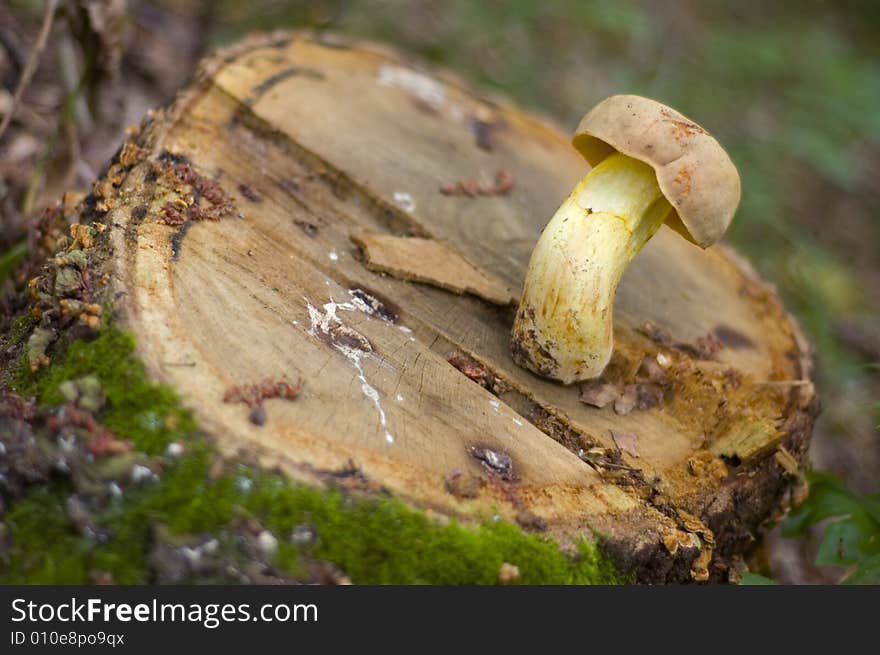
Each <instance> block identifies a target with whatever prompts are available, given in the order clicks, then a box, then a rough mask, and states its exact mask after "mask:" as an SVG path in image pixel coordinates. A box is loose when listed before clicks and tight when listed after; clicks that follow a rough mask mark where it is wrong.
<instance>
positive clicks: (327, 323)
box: [306, 299, 394, 444]
mask: <svg viewBox="0 0 880 655" xmlns="http://www.w3.org/2000/svg"><path fill="white" fill-rule="evenodd" d="M306 307H307V308H308V310H309V319H310V320H311V323H312V327H311V328H310V329H309V334H311V335H312V336H313V337H317V338H322V337H327V336H330V337H331V339H330V345H332V346H333V348H335V349H336V350H337V351H339V352H340V353H342V354H343V355H345V358H346V359H348V361H350V362H351V365H352V366H353V367H354V370H355V371H356V372H357V376H358V380H360V383H361V393H363V394H364V396H365V397H366V398H368V399H369V400H370V401H371V402H372V403H373V406H374V407H375V408H376V413H377V414H378V415H379V423H380V424H381V425H382V430H383V431H384V433H385V441H386V442H387V443H390V444H391V443H394V435H393V434H391V432H390V431H389V430H388V418H387V416H385V409H384V408H383V407H382V401H381V400H380V399H379V392H378V391H377V390H376V388H375V387H374V386H373V385H371V384H370V382H369V381H368V380H367V376H366V374H365V373H364V367H363V364H362V361H363V359H364V358H365V357H369V356H370V353H369V352H368V351H367V350H363V349H361V348H358V347H356V346H352V345H348V344H347V343H346V344H342V343H336V342H334V341H333V340H332V334H333V330H334V328H338V327H344V326H345V324H344V323H343V322H342V319H340V318H339V317H338V316H337V315H336V311H337V310H344V311H349V312H353V311H357V309H358V308H357V307H356V306H355V305H353V304H352V303H346V302H342V303H337V302H334V301H333V300H332V299H331V301H330V302H329V303H326V304H325V305H324V311H323V312H321V311H320V310H319V309H317V308H316V307H315V306H314V305H312V303H310V302H309V301H308V299H306ZM348 329H349V330H351V328H348ZM361 336H363V335H361ZM364 339H365V338H364ZM365 345H366V346H367V347H368V348H369V344H368V343H365Z"/></svg>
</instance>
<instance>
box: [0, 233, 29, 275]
mask: <svg viewBox="0 0 880 655" xmlns="http://www.w3.org/2000/svg"><path fill="white" fill-rule="evenodd" d="M26 253H27V242H25V241H21V242H20V243H16V244H15V245H14V246H12V247H11V248H10V249H9V250H7V251H6V252H4V253H3V254H0V282H3V280H5V279H6V276H7V275H9V274H10V273H11V272H12V271H13V270H15V267H16V266H18V262H20V261H21V260H22V259H23V258H24V256H25V254H26Z"/></svg>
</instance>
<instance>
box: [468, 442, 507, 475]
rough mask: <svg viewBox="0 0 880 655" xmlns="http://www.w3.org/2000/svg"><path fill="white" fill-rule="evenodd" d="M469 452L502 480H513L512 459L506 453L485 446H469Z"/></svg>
mask: <svg viewBox="0 0 880 655" xmlns="http://www.w3.org/2000/svg"><path fill="white" fill-rule="evenodd" d="M470 453H471V455H473V456H474V457H475V458H476V459H478V460H480V462H481V463H482V464H483V466H484V467H485V468H486V470H488V471H489V472H490V473H494V474H495V475H497V476H498V477H500V478H501V479H502V480H508V481H509V480H514V479H515V475H514V472H513V459H511V457H510V455H508V454H507V453H505V452H503V451H500V450H494V449H492V448H489V447H486V446H471V448H470Z"/></svg>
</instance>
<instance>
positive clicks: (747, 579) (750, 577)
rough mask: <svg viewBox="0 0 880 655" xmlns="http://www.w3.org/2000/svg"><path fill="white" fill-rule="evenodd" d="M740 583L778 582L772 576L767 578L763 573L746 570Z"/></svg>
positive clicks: (772, 583) (753, 584) (755, 584)
mask: <svg viewBox="0 0 880 655" xmlns="http://www.w3.org/2000/svg"><path fill="white" fill-rule="evenodd" d="M739 584H740V586H757V585H775V584H777V582H776V580H773V579H772V578H767V577H764V576H763V575H758V574H757V573H750V572H746V573H743V574H742V579H741V580H740V581H739Z"/></svg>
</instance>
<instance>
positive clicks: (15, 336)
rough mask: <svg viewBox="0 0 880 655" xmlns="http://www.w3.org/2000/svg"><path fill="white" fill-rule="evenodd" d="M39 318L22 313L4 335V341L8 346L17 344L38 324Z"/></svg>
mask: <svg viewBox="0 0 880 655" xmlns="http://www.w3.org/2000/svg"><path fill="white" fill-rule="evenodd" d="M36 323H37V319H35V318H34V317H33V316H31V315H30V314H29V313H28V314H22V315H21V316H19V317H18V318H16V319H15V320H14V321H12V325H10V326H9V330H7V331H6V334H5V335H4V336H3V343H4V344H5V345H6V346H7V347H8V346H15V345H18V344H19V343H21V340H22V339H23V338H24V337H25V335H27V334H28V333H29V332H30V331H31V328H32V327H33V326H34V325H36Z"/></svg>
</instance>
